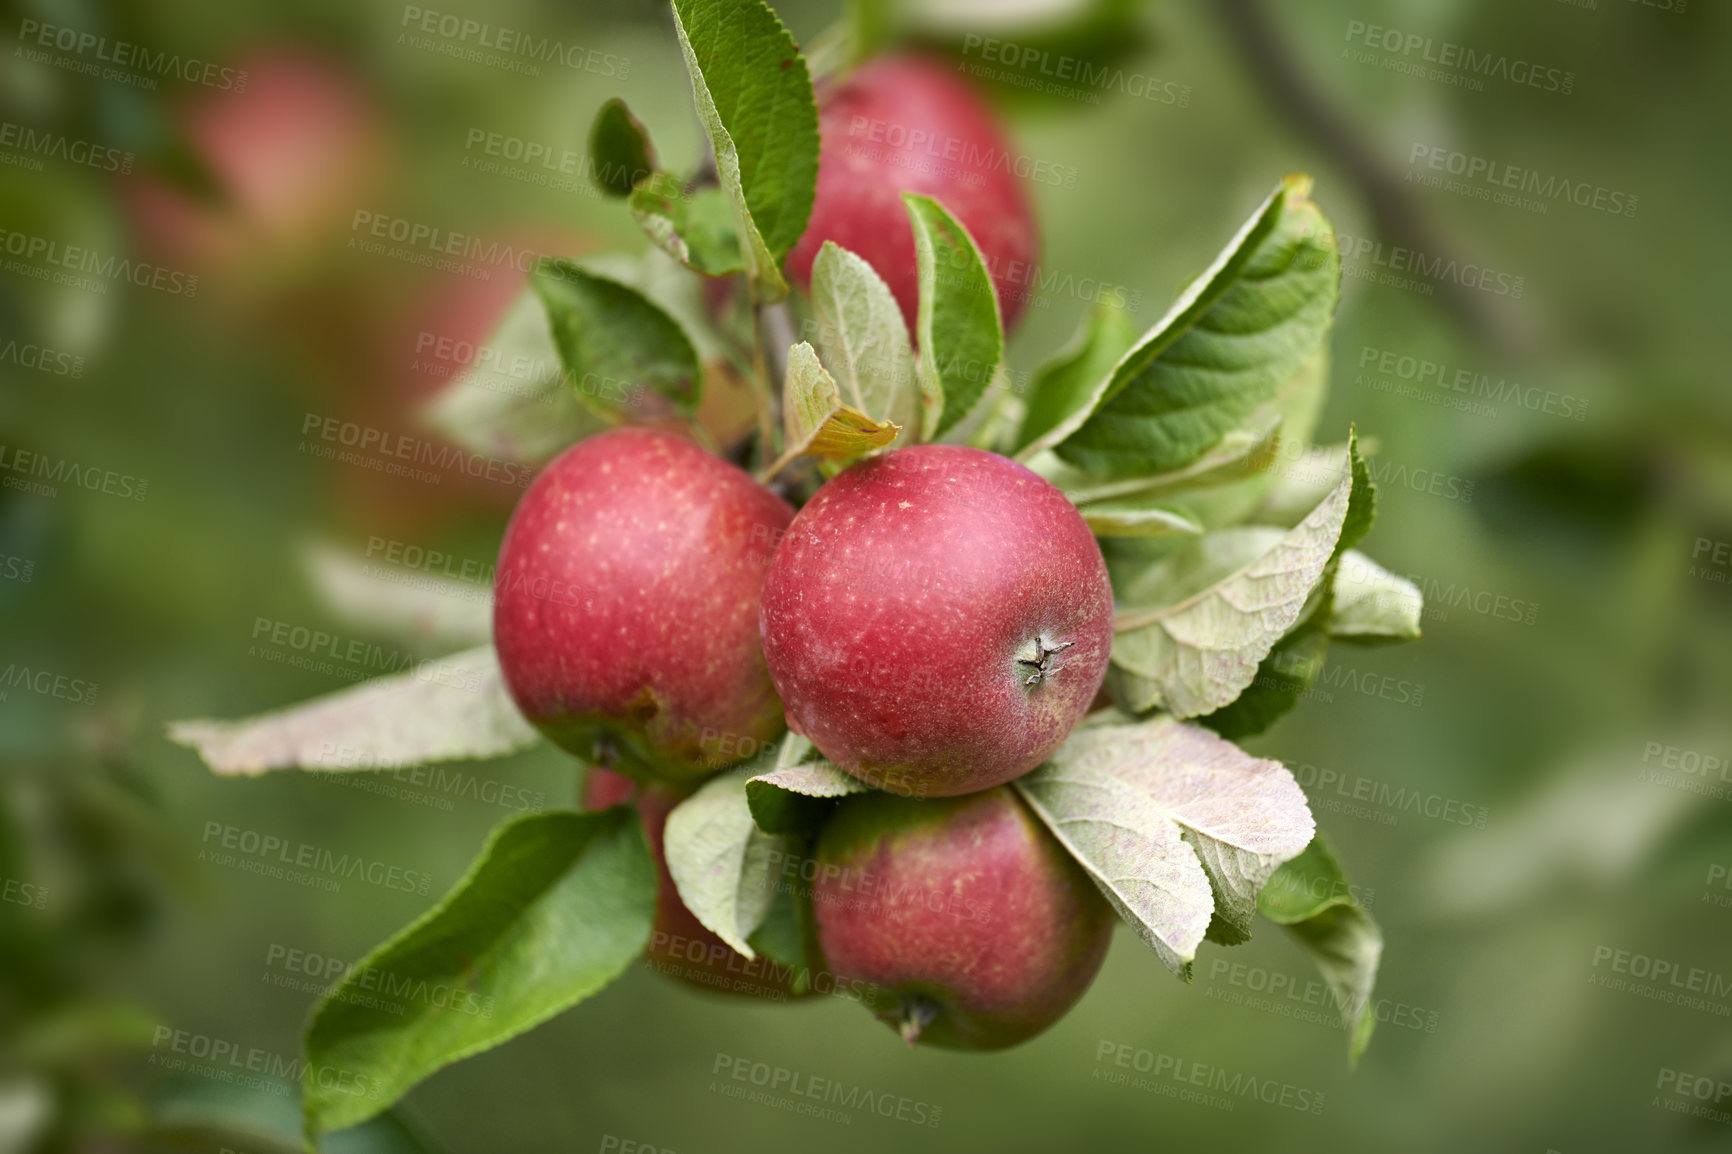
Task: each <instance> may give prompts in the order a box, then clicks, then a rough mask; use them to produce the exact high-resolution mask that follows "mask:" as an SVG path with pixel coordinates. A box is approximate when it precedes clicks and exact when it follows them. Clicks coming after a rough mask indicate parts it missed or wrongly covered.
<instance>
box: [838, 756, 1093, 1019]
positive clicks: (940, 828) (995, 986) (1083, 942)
mask: <svg viewBox="0 0 1732 1154" xmlns="http://www.w3.org/2000/svg"><path fill="white" fill-rule="evenodd" d="M817 860H818V870H817V878H818V880H817V884H816V885H815V886H814V888H813V892H812V910H813V914H814V917H815V918H816V920H817V924H818V942H819V946H820V948H821V949H822V950H823V952H824V957H825V960H826V962H827V963H828V964H829V966H830V967H831V968H832V969H834V970H835V971H836V973H837V974H838V975H839V976H840V977H841V978H842V979H843V980H847V981H860V982H869V983H872V984H873V985H875V986H877V987H878V988H879V989H880V990H882V991H884V992H885V993H886V994H887V995H888V997H884V998H880V1000H879V1004H878V1006H877V1007H876V1008H877V1010H878V1015H879V1017H880V1018H882V1019H883V1020H885V1021H887V1022H889V1023H890V1024H891V1025H892V1026H894V1027H895V1028H896V1029H897V1030H899V1031H900V1032H901V1034H902V1036H903V1037H904V1038H906V1039H907V1040H908V1042H909V1044H910V1045H912V1044H913V1043H914V1042H915V1041H922V1042H926V1043H928V1044H930V1045H934V1046H941V1047H944V1048H946V1049H953V1050H997V1049H1002V1048H1004V1047H1006V1046H1014V1045H1016V1044H1017V1043H1018V1042H1023V1041H1027V1040H1028V1039H1029V1038H1032V1037H1034V1036H1035V1035H1036V1034H1038V1033H1040V1032H1041V1031H1042V1030H1044V1029H1046V1028H1047V1027H1048V1026H1050V1025H1052V1024H1053V1023H1054V1022H1056V1021H1058V1020H1059V1019H1060V1018H1061V1017H1063V1016H1064V1014H1065V1012H1066V1011H1067V1010H1069V1009H1070V1008H1071V1006H1072V1005H1074V1004H1075V1003H1076V1000H1077V999H1078V998H1080V997H1082V995H1083V991H1084V990H1086V989H1088V987H1089V984H1090V983H1091V982H1093V981H1094V977H1095V974H1096V973H1097V972H1099V970H1100V967H1101V962H1102V960H1103V959H1104V958H1105V957H1106V953H1107V945H1108V943H1109V941H1110V940H1111V938H1112V927H1113V920H1114V919H1113V912H1112V908H1111V907H1110V906H1108V905H1107V902H1106V899H1105V898H1103V897H1101V895H1100V892H1099V891H1098V890H1096V889H1095V887H1094V885H1093V883H1091V882H1090V881H1089V879H1088V877H1087V876H1086V875H1085V874H1084V873H1083V871H1082V869H1081V867H1079V866H1078V865H1077V864H1076V862H1075V861H1073V860H1071V857H1070V855H1069V854H1067V853H1066V852H1065V850H1064V848H1063V847H1062V846H1060V845H1059V844H1058V842H1057V841H1056V840H1054V838H1053V837H1052V835H1051V834H1049V833H1047V831H1046V830H1045V829H1044V828H1042V826H1041V824H1040V821H1039V819H1038V818H1036V817H1035V816H1034V814H1033V813H1031V812H1030V811H1029V809H1028V807H1027V806H1026V805H1024V804H1023V802H1022V800H1021V799H1020V798H1018V797H1017V796H1016V794H1015V792H1014V791H1012V790H1011V789H1010V788H1008V787H1006V786H1000V787H998V788H996V789H991V790H987V791H986V792H984V793H976V794H971V795H969V796H967V797H959V798H945V799H940V800H934V801H921V800H918V799H915V798H906V797H896V796H894V795H892V794H887V793H867V794H857V795H855V796H853V797H850V798H848V799H846V800H844V801H843V802H842V804H841V806H840V807H839V808H838V809H837V811H836V813H835V815H834V816H832V817H831V819H830V821H829V822H828V823H827V824H826V825H825V827H824V829H823V831H822V832H821V833H820V834H819V835H818V849H817Z"/></svg>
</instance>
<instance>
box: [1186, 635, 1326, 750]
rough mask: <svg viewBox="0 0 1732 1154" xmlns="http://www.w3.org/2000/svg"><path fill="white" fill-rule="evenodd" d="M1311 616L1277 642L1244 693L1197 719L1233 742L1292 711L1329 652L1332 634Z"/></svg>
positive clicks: (1315, 678) (1266, 726)
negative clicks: (1314, 621)
mask: <svg viewBox="0 0 1732 1154" xmlns="http://www.w3.org/2000/svg"><path fill="white" fill-rule="evenodd" d="M1313 620H1314V618H1313V617H1311V616H1310V615H1307V617H1306V618H1305V620H1304V621H1302V622H1301V623H1300V624H1299V625H1298V626H1297V627H1295V628H1294V629H1292V630H1291V631H1289V632H1288V634H1287V636H1285V637H1283V638H1281V640H1279V641H1277V642H1276V643H1275V647H1274V648H1273V649H1271V650H1269V656H1267V657H1265V658H1263V660H1262V661H1261V662H1260V663H1259V664H1258V666H1257V675H1256V677H1255V678H1253V679H1252V681H1251V684H1250V685H1247V686H1246V687H1245V690H1244V692H1243V693H1241V694H1239V696H1237V697H1235V698H1234V699H1233V700H1232V701H1229V702H1228V703H1227V704H1226V705H1223V706H1222V707H1221V708H1219V709H1217V710H1215V711H1214V712H1213V713H1209V714H1205V715H1203V716H1202V717H1199V718H1198V719H1197V721H1198V723H1199V724H1201V725H1206V726H1208V727H1209V728H1210V729H1212V730H1214V731H1215V732H1216V733H1218V734H1220V735H1221V736H1222V737H1225V738H1227V739H1228V740H1229V741H1238V740H1241V739H1242V738H1246V737H1252V736H1255V735H1256V734H1259V733H1262V732H1263V731H1264V730H1266V729H1268V728H1269V727H1270V726H1271V725H1273V724H1275V722H1276V721H1278V720H1280V719H1281V718H1282V717H1283V716H1285V715H1286V714H1287V713H1289V712H1290V711H1291V710H1292V709H1293V707H1294V706H1296V705H1298V704H1299V702H1300V701H1301V700H1302V699H1303V698H1304V696H1305V694H1306V692H1307V691H1308V690H1309V689H1310V688H1311V686H1312V685H1313V684H1315V683H1316V681H1317V674H1318V673H1320V672H1321V671H1322V669H1323V661H1324V659H1325V657H1327V656H1328V653H1329V634H1328V632H1327V631H1326V630H1324V629H1319V628H1316V627H1315V626H1314V625H1313V624H1312V622H1313Z"/></svg>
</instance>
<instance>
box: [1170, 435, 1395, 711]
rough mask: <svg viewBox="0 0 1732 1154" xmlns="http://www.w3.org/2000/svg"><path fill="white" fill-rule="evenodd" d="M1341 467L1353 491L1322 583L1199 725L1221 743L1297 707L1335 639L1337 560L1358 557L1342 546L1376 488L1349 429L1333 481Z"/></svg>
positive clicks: (1364, 526) (1370, 513) (1364, 524)
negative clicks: (1236, 689)
mask: <svg viewBox="0 0 1732 1154" xmlns="http://www.w3.org/2000/svg"><path fill="white" fill-rule="evenodd" d="M1343 464H1345V467H1346V471H1347V474H1348V477H1349V479H1350V481H1351V484H1352V491H1351V493H1350V494H1349V496H1348V501H1347V515H1346V517H1345V518H1343V520H1342V524H1341V533H1340V535H1339V536H1338V537H1337V538H1336V541H1335V548H1334V549H1333V550H1332V551H1331V552H1330V554H1329V563H1328V564H1327V565H1325V566H1324V567H1323V577H1322V579H1321V580H1320V581H1319V582H1318V584H1317V587H1316V588H1315V589H1313V590H1312V591H1311V595H1310V598H1309V599H1308V600H1307V602H1306V606H1305V611H1304V612H1303V613H1302V614H1301V615H1300V618H1299V622H1298V624H1296V625H1294V626H1293V628H1292V629H1290V630H1288V631H1287V634H1286V635H1285V636H1283V637H1282V638H1281V640H1280V641H1278V642H1276V643H1275V645H1274V647H1273V648H1272V649H1271V650H1270V651H1269V655H1268V656H1267V657H1265V658H1263V660H1262V662H1261V663H1259V665H1258V667H1257V673H1256V676H1255V677H1254V678H1253V679H1252V681H1251V684H1250V685H1248V686H1247V687H1246V688H1245V691H1244V692H1243V693H1241V694H1240V695H1239V696H1238V697H1237V698H1235V699H1234V700H1233V701H1232V702H1230V703H1228V704H1227V705H1225V706H1223V707H1222V708H1220V709H1217V710H1215V711H1214V712H1213V713H1210V714H1209V715H1208V716H1206V717H1204V718H1203V719H1202V722H1203V724H1204V725H1207V726H1208V727H1209V728H1211V729H1213V730H1215V732H1217V733H1219V734H1221V736H1223V737H1227V738H1232V739H1234V740H1237V739H1239V738H1241V737H1249V736H1251V735H1253V734H1258V733H1262V732H1263V731H1264V730H1265V729H1267V728H1269V726H1270V725H1272V724H1274V723H1275V721H1276V720H1277V719H1279V718H1280V717H1281V716H1282V715H1284V714H1286V713H1287V712H1288V711H1289V710H1291V709H1292V708H1293V707H1294V706H1295V705H1297V704H1298V703H1299V701H1300V699H1301V698H1302V697H1304V695H1305V693H1306V691H1308V690H1309V689H1310V688H1311V686H1312V684H1313V683H1314V682H1315V681H1316V680H1317V675H1318V673H1320V672H1321V671H1322V669H1323V662H1324V659H1325V657H1326V656H1327V655H1328V650H1329V639H1330V637H1331V635H1332V634H1333V633H1334V626H1333V621H1334V616H1335V594H1336V588H1337V586H1338V585H1339V583H1340V565H1341V562H1342V559H1343V558H1344V557H1347V556H1349V555H1351V556H1355V557H1358V556H1361V554H1357V553H1353V554H1350V553H1349V550H1348V548H1347V546H1348V545H1350V544H1352V543H1353V542H1355V541H1358V540H1359V539H1361V538H1362V537H1364V536H1365V534H1366V532H1367V531H1368V530H1369V529H1370V528H1371V522H1372V521H1373V520H1374V519H1375V517H1376V513H1377V486H1376V485H1374V484H1373V483H1372V481H1371V473H1370V470H1369V469H1367V468H1366V465H1365V461H1364V458H1362V457H1361V456H1360V455H1359V442H1358V435H1357V433H1356V432H1354V431H1353V430H1352V429H1349V430H1348V434H1347V445H1346V455H1345V461H1344V462H1343V461H1342V460H1341V459H1339V458H1338V459H1335V460H1334V462H1333V465H1334V468H1335V471H1336V474H1337V475H1339V474H1340V472H1341V470H1342V467H1343ZM1417 592H1418V591H1417V590H1415V593H1417Z"/></svg>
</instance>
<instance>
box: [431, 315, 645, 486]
mask: <svg viewBox="0 0 1732 1154" xmlns="http://www.w3.org/2000/svg"><path fill="white" fill-rule="evenodd" d="M424 418H425V420H426V421H427V424H428V425H429V427H431V428H432V429H433V430H434V431H436V432H437V433H439V435H440V436H442V437H445V438H446V439H447V440H449V441H451V442H452V443H453V444H457V445H461V446H462V447H463V448H465V449H468V450H469V451H470V452H473V453H481V454H483V455H485V456H489V457H500V458H504V459H505V460H508V461H522V462H525V463H527V464H531V465H539V464H541V463H542V462H543V461H546V460H549V459H551V458H552V457H554V456H555V455H557V454H558V453H559V452H561V451H562V450H564V449H566V448H567V447H569V446H571V445H574V444H576V443H577V442H578V441H581V440H583V439H584V438H585V437H589V436H593V435H594V434H596V433H599V432H601V431H602V430H604V429H606V428H608V427H609V426H610V424H611V422H610V420H609V419H608V418H607V417H604V416H603V415H601V414H600V413H598V412H596V411H595V410H592V409H590V408H587V407H586V406H585V405H584V404H583V403H582V402H581V401H579V400H578V397H577V390H576V389H574V388H567V387H566V379H565V375H564V373H563V370H562V368H561V366H560V361H559V350H558V349H557V348H555V347H554V344H553V333H552V331H551V330H550V329H549V328H548V323H547V310H546V309H545V308H544V307H542V304H541V301H540V300H539V299H538V298H537V296H536V294H535V290H534V289H532V288H528V287H525V288H524V290H523V291H522V292H521V293H520V294H518V296H517V299H516V300H514V301H513V302H512V303H511V307H510V308H509V309H507V310H506V312H505V315H504V317H503V318H502V319H501V320H500V322H499V327H498V328H496V329H495V330H494V331H493V333H492V335H491V336H489V337H488V338H487V343H486V344H485V345H483V346H482V347H481V349H480V350H479V351H478V352H477V354H476V359H475V363H474V364H472V365H471V366H470V367H469V368H468V369H466V370H465V371H464V373H463V375H462V376H460V377H458V378H457V380H455V381H453V382H452V383H451V384H450V385H449V386H447V387H446V388H445V389H444V390H443V391H442V392H440V393H439V395H438V396H437V397H436V398H435V399H434V400H433V402H432V404H430V405H429V406H428V407H427V409H426V411H425V414H424Z"/></svg>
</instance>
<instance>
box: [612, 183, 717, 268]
mask: <svg viewBox="0 0 1732 1154" xmlns="http://www.w3.org/2000/svg"><path fill="white" fill-rule="evenodd" d="M733 211H734V210H733V207H732V206H731V205H730V204H729V203H728V198H727V196H726V195H725V194H724V193H723V192H722V190H721V189H719V188H700V189H698V190H697V191H696V192H692V193H687V192H686V191H685V190H684V189H683V188H681V187H680V186H679V183H678V182H677V181H675V180H674V178H673V177H671V176H667V175H666V174H661V173H658V174H657V175H656V178H655V179H654V180H650V181H647V182H645V183H643V184H640V185H638V187H636V188H634V189H632V191H631V214H632V216H633V217H635V218H636V219H637V222H638V225H639V227H641V228H642V229H643V230H644V232H645V233H646V234H647V235H648V236H649V238H650V240H652V241H654V242H655V244H656V247H658V248H660V249H661V250H662V251H663V252H665V253H667V254H668V255H669V256H671V257H673V258H674V259H675V260H677V261H679V262H680V263H681V264H683V265H685V266H686V267H687V268H689V269H691V270H693V271H694V272H700V273H703V274H704V275H705V276H726V275H727V274H728V273H736V272H739V271H740V270H741V269H743V268H745V267H746V266H745V259H744V258H743V257H742V256H741V255H740V237H739V234H738V233H737V232H735V231H734V217H733Z"/></svg>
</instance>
